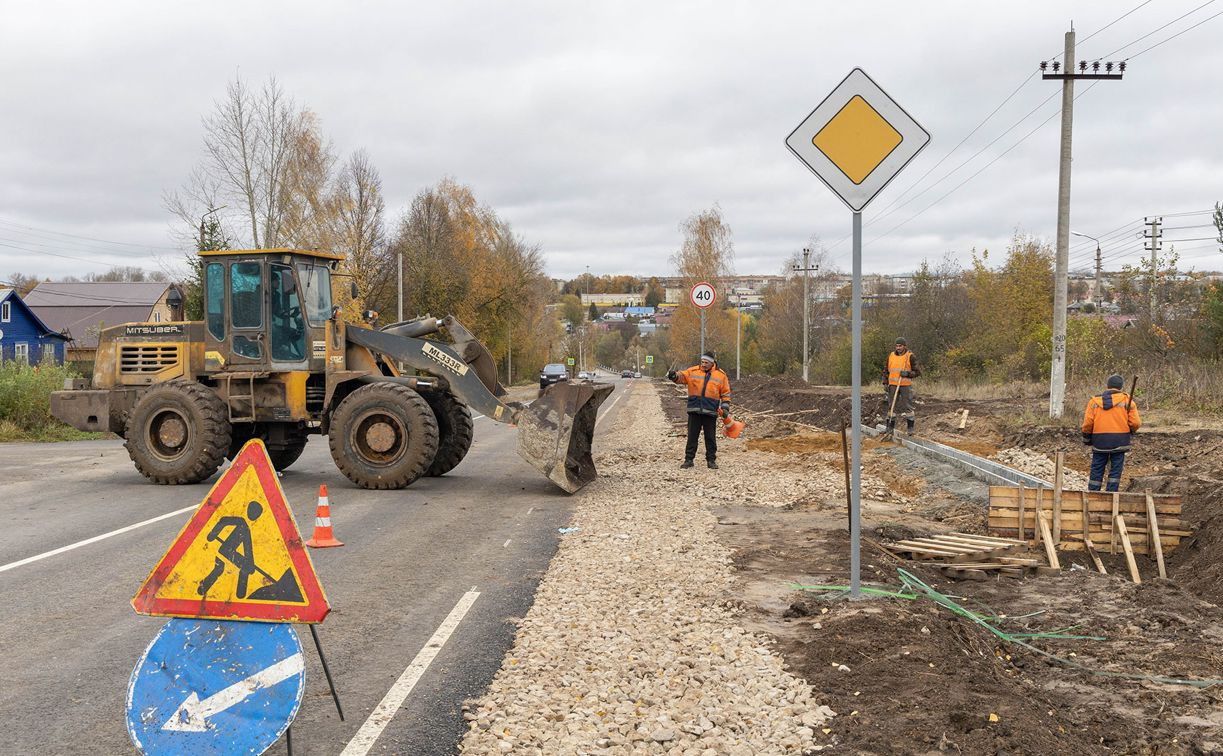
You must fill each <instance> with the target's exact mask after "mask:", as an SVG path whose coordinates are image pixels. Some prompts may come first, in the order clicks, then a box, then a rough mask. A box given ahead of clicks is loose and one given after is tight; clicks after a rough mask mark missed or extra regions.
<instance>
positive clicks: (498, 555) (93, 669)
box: [0, 379, 632, 754]
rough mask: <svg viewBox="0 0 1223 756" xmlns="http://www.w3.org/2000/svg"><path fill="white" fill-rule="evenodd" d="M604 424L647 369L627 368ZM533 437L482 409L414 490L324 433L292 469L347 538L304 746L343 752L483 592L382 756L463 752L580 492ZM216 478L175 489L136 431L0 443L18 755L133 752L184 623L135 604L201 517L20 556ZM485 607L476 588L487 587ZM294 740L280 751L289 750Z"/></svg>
mask: <svg viewBox="0 0 1223 756" xmlns="http://www.w3.org/2000/svg"><path fill="white" fill-rule="evenodd" d="M615 383H616V391H615V393H614V394H612V396H611V397H609V398H608V400H607V401H606V402H605V403H604V405H603V412H604V413H605V414H604V415H603V417H602V418H601V420H600V423H599V426H598V431H597V434H596V448H597V443H598V442H597V438H598V435H601V434H602V433H604V432H606V428H608V427H609V426H610V420H611V417H610V416H611V415H613V414H614V413H615V412H616V411H617V409H618V407H617V406H616V403H617V402H618V401H619V399H620V398H621V397H622V395H623V394H624V393H625V391H626V389H627V388H628V387H629V386H631V384H632V381H628V380H619V379H617V380H616V381H615ZM514 434H515V430H514V429H513V428H510V427H508V426H505V425H501V424H499V423H494V422H492V421H491V420H489V419H487V418H481V419H477V420H476V440H475V444H474V445H473V447H472V450H471V452H470V453H469V454H468V456H467V458H466V459H465V460H464V461H463V462H462V463H461V464H460V465H459V466H458V467H457V468H456V469H455V470H454V471H452V472H451V473H450V474H448V475H446V476H444V477H442V478H426V479H423V480H420V481H418V482H417V483H415V484H413V485H412V486H411V487H410V488H408V489H405V490H403V491H391V492H382V491H363V490H361V489H358V488H356V487H355V486H353V485H352V484H351V483H349V481H348V480H347V479H346V478H344V477H343V476H342V475H341V474H340V473H339V472H338V471H337V470H336V469H335V466H334V464H333V463H332V460H331V456H330V453H329V452H328V449H327V443H326V440H325V439H322V438H319V437H314V438H312V440H311V441H310V443H309V444H308V446H307V447H306V451H305V454H304V455H303V456H302V458H301V459H300V460H299V461H298V462H297V463H296V464H295V465H294V466H293V467H292V468H290V469H289V470H288V471H286V472H285V474H284V476H283V477H282V478H281V484H282V486H283V487H284V489H285V492H286V494H287V496H288V499H289V503H290V506H291V507H292V509H293V512H294V515H295V516H296V518H297V523H298V527H299V528H300V529H301V531H302V533H303V534H306V535H307V537H308V534H309V533H310V532H311V530H312V528H313V524H314V514H315V505H316V500H317V499H316V497H317V494H318V487H319V485H320V484H326V485H327V487H328V489H329V493H330V500H331V507H332V522H333V523H334V526H335V530H336V536H337V537H338V538H339V539H340V540H342V541H343V542H344V543H345V546H343V547H342V548H332V549H315V550H312V551H311V557H312V558H313V561H314V564H315V567H316V569H317V571H318V573H319V577H320V580H321V582H322V584H323V587H324V590H325V591H326V592H327V597H328V600H329V601H330V603H331V606H332V608H333V611H332V614H331V615H330V616H329V617H328V618H327V620H326V621H325V622H324V623H323V624H322V625H320V626H319V627H318V631H319V635H320V637H321V640H322V643H323V649H324V652H325V653H326V654H327V660H328V662H329V664H330V665H331V670H332V673H333V674H334V676H335V679H336V683H337V687H338V689H339V693H340V698H341V702H342V703H343V706H344V713H345V715H346V721H344V722H341V721H340V720H339V717H338V716H337V714H336V710H335V706H334V704H333V703H332V701H331V698H330V694H329V692H328V689H327V683H326V679H325V678H324V676H323V672H322V668H321V666H320V665H319V661H318V656H317V654H316V652H315V651H314V648H313V644H312V643H311V640H310V634H309V632H308V631H307V630H306V628H304V627H302V628H299V634H300V636H301V638H302V643H303V646H304V647H305V649H306V652H305V658H306V678H305V679H306V691H305V700H304V702H303V704H302V708H301V711H300V712H299V714H298V716H297V720H296V721H295V722H294V724H293V729H292V736H293V752H294V753H295V754H337V753H340V752H341V751H342V750H344V748H345V746H346V745H347V744H348V743H349V742H350V740H352V739H353V737H354V735H355V734H356V733H357V732H358V729H359V728H360V727H361V725H362V724H363V723H364V722H365V720H366V718H367V716H368V715H369V714H370V712H371V711H372V710H373V709H374V707H376V706H377V705H378V704H379V702H380V701H381V700H382V699H383V697H384V696H385V695H386V694H387V692H388V690H389V689H390V688H391V687H392V686H393V685H394V684H395V682H396V681H397V679H398V678H399V677H400V676H401V675H402V674H403V673H404V671H405V669H406V668H407V667H408V665H409V664H410V663H411V662H412V660H413V659H414V657H416V656H417V654H418V653H419V652H420V651H421V650H422V648H424V647H425V645H426V644H427V643H428V641H429V639H430V638H431V636H433V635H434V633H435V631H437V630H438V628H439V626H440V625H442V623H443V621H444V620H445V619H446V618H447V615H449V614H450V613H451V611H452V610H453V609H455V606H456V604H457V603H459V602H460V600H461V599H463V597H464V596H465V595H466V594H468V593H469V592H470V591H473V590H475V591H478V592H479V596H478V598H476V599H475V601H474V603H473V604H471V608H470V610H469V611H468V612H467V613H466V615H465V616H464V618H463V619H462V621H461V622H460V623H459V625H458V626H457V628H456V629H455V630H454V632H453V635H451V636H450V638H449V640H448V642H446V644H445V645H444V646H443V647H442V648H441V651H440V652H439V653H438V654H437V656H436V658H435V659H434V660H433V661H432V663H431V664H430V666H429V667H428V669H427V670H426V671H425V672H424V674H423V676H421V677H420V679H419V682H418V683H417V684H416V686H415V688H414V689H413V690H412V692H411V694H410V695H409V696H408V698H407V700H406V702H405V703H404V704H403V706H402V708H399V709H398V710H397V711H396V712H395V714H394V716H393V718H391V720H390V722H389V723H388V724H387V725H386V727H385V729H384V730H382V731H381V732H380V733H379V734H378V736H377V740H376V741H375V742H374V744H373V747H372V748H371V749H370V751H369V752H370V753H411V754H440V753H452V752H454V751H455V747H456V744H457V742H458V739H459V738H460V737H461V734H462V732H463V731H464V729H465V723H464V721H463V719H462V716H461V711H460V707H461V706H462V703H463V701H464V700H465V699H467V698H470V697H473V696H477V695H479V694H480V693H481V692H482V691H483V690H484V688H485V687H486V686H487V684H488V682H489V680H491V678H492V676H493V674H494V673H495V672H496V670H497V669H498V667H499V666H500V664H501V659H502V657H503V656H504V654H505V651H506V650H507V648H508V647H509V646H510V645H511V643H512V641H513V632H514V629H513V625H512V623H511V622H509V621H508V620H510V619H511V618H514V617H521V616H522V615H523V614H525V613H526V610H527V609H528V608H529V607H530V605H531V602H532V597H533V596H534V592H535V588H536V585H537V584H538V582H539V579H540V577H541V576H542V574H543V572H544V571H545V570H546V569H547V566H548V562H549V560H550V559H551V557H552V554H553V553H554V552H555V550H556V546H557V538H558V534H557V528H558V527H561V526H563V525H564V524H565V522H566V521H567V520H568V518H569V515H570V511H571V504H570V499H569V498H568V497H567V496H566V495H565V494H564V493H562V492H561V491H560V490H559V489H557V488H555V487H554V486H553V485H552V484H551V483H550V482H549V481H548V480H546V479H545V478H544V477H543V476H542V475H540V474H538V473H537V472H536V471H535V470H534V469H533V468H531V467H530V466H529V465H527V464H526V463H525V462H523V461H522V460H521V459H519V457H518V455H517V454H516V452H515V445H514ZM210 485H211V482H210V483H206V484H199V485H195V486H179V487H162V486H156V485H152V484H150V483H147V482H146V481H145V480H144V479H143V478H142V477H141V476H140V475H139V473H137V472H136V471H135V469H134V468H133V467H132V464H131V462H130V460H129V459H128V457H127V453H126V451H125V450H124V449H123V446H122V442H120V441H89V442H74V443H61V444H3V445H0V599H2V601H0V612H3V614H2V615H0V616H2V617H3V619H2V620H0V669H2V670H3V674H2V675H0V679H3V684H2V685H0V732H2V733H3V735H2V736H0V753H5V754H8V753H13V754H31V753H57V754H77V753H79V754H86V753H88V754H98V753H108V754H109V753H126V752H132V751H133V750H134V748H133V746H132V744H131V741H130V740H129V738H128V735H127V730H126V725H125V719H124V700H125V695H126V690H127V684H128V678H129V676H130V675H131V672H132V667H133V665H134V664H135V663H136V661H137V659H138V658H139V657H140V655H141V653H143V651H144V649H145V647H146V646H147V645H148V644H149V642H150V641H151V640H152V639H153V636H154V635H155V634H156V633H157V631H158V630H159V629H160V627H161V626H162V624H163V623H164V622H165V620H164V619H161V618H155V617H144V616H138V615H136V614H135V613H133V611H132V609H131V606H130V605H129V603H128V602H129V601H130V600H131V598H132V596H133V595H134V594H135V593H136V590H137V588H139V587H140V584H141V583H142V582H143V580H144V579H145V577H146V576H147V575H148V574H149V572H150V570H151V569H152V568H153V566H154V565H155V564H156V562H157V560H158V559H159V558H160V557H161V555H162V554H163V553H164V551H165V550H166V549H167V548H168V547H169V546H170V543H171V541H172V540H173V539H174V536H175V535H176V534H177V533H178V531H179V529H180V528H181V527H182V526H183V525H184V524H185V523H186V521H187V519H188V517H189V516H190V513H189V512H182V513H179V514H175V515H173V516H170V517H166V518H165V519H161V520H158V521H156V522H152V523H148V524H144V525H141V526H140V527H136V528H133V529H131V530H128V531H126V532H122V533H119V534H115V535H111V536H109V537H105V538H102V539H100V540H97V541H95V542H93V543H89V544H86V545H82V546H79V547H77V548H72V549H70V550H66V551H63V552H61V553H58V554H54V555H51V556H47V557H46V558H42V559H39V560H37V561H31V562H28V563H25V564H18V565H15V566H14V563H15V562H20V561H21V560H25V559H28V558H30V557H35V556H38V555H41V554H46V553H47V552H49V551H53V550H55V549H60V548H62V547H65V546H70V545H72V544H75V543H78V542H80V541H83V540H86V539H90V538H94V537H96V536H100V535H103V534H107V533H110V532H112V531H115V530H118V529H121V528H126V527H128V526H132V525H136V524H137V523H142V522H144V521H146V520H149V519H151V518H156V517H158V516H160V515H164V514H166V513H170V512H174V511H175V510H180V509H183V508H185V507H194V506H195V505H197V504H198V503H199V502H200V501H201V500H202V499H203V498H204V496H205V494H206V493H207V491H208V489H209V487H210ZM468 598H469V600H470V596H469V597H468ZM285 751H286V747H285V743H284V742H283V740H282V741H281V742H280V743H277V744H276V745H274V746H273V747H272V749H271V750H270V751H269V753H285Z"/></svg>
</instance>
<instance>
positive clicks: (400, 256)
mask: <svg viewBox="0 0 1223 756" xmlns="http://www.w3.org/2000/svg"><path fill="white" fill-rule="evenodd" d="M397 257H398V260H399V262H398V264H397V265H396V266H395V267H396V270H397V272H398V276H397V278H398V280H399V322H400V323H402V322H403V250H402V249H401V250H399V254H398V255H397Z"/></svg>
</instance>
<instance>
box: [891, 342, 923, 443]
mask: <svg viewBox="0 0 1223 756" xmlns="http://www.w3.org/2000/svg"><path fill="white" fill-rule="evenodd" d="M919 375H921V368H920V367H918V366H917V357H915V356H914V355H913V353H912V352H910V351H909V343H908V342H907V341H905V340H904V339H903V338H901V337H897V338H896V348H895V349H894V350H893V351H892V352H890V353H889V354H888V359H887V364H885V365H884V367H883V388H884V390H885V391H886V392H887V400H888V418H887V421H888V427H887V430H886V431H884V434H883V435H884V437H885V438H891V437H892V436H894V435H896V418H897V416H899V417H903V418H904V419H905V433H907V434H908V435H910V436H911V435H913V425H914V423H915V422H916V418H915V416H914V414H913V379H914V378H916V377H917V376H919Z"/></svg>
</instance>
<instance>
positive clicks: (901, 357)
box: [884, 349, 921, 386]
mask: <svg viewBox="0 0 1223 756" xmlns="http://www.w3.org/2000/svg"><path fill="white" fill-rule="evenodd" d="M901 370H909V371H911V372H912V373H913V375H921V368H919V367H917V360H916V359H915V358H914V357H913V353H912V352H911V351H909V350H908V349H906V350H905V353H904V354H896V352H895V350H893V351H891V352H888V366H887V368H886V369H885V370H884V372H885V373H886V374H887V382H888V385H889V386H912V385H913V380H912V378H905V377H903V376H901V374H900V371H901Z"/></svg>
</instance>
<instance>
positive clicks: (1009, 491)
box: [989, 485, 1183, 514]
mask: <svg viewBox="0 0 1223 756" xmlns="http://www.w3.org/2000/svg"><path fill="white" fill-rule="evenodd" d="M1033 490H1034V489H1032V488H1028V487H1026V486H1025V487H1024V498H1025V500H1026V502H1027V503H1028V504H1031V503H1032V497H1033V494H1032V491H1033ZM1062 490H1063V491H1065V492H1066V493H1069V494H1071V495H1075V494H1079V493H1086V494H1087V503H1088V504H1089V505H1090V506H1091V509H1092V511H1107V510H1108V509H1109V508H1110V507H1111V506H1112V500H1113V493H1116V494H1117V502H1118V504H1119V505H1120V507H1121V511H1122V512H1134V511H1145V509H1146V496H1145V495H1144V494H1143V493H1142V492H1141V491H1117V492H1113V491H1083V490H1082V489H1077V488H1065V489H1062ZM1151 497H1152V498H1153V499H1155V511H1157V512H1159V513H1161V514H1163V513H1165V512H1169V511H1175V510H1176V509H1177V508H1178V507H1180V506H1181V505H1182V503H1183V502H1182V500H1181V495H1180V494H1155V493H1153V494H1151ZM1018 499H1019V487H1018V485H1014V486H990V487H989V500H990V502H991V503H993V502H999V503H1004V502H1005V504H1004V505H1005V506H1010V507H1014V506H1016V505H1017V504H1016V502H1017V501H1018Z"/></svg>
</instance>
